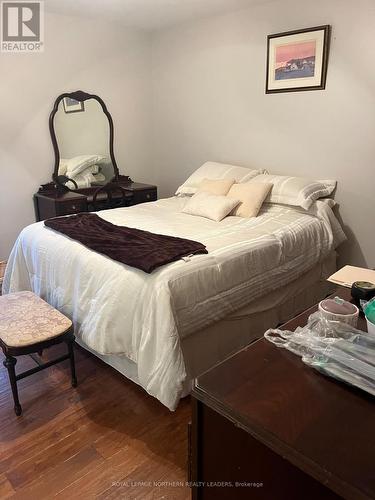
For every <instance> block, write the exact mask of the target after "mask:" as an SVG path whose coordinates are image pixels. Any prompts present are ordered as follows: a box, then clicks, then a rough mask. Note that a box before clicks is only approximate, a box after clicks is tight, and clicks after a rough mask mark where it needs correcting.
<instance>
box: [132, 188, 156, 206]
mask: <svg viewBox="0 0 375 500" xmlns="http://www.w3.org/2000/svg"><path fill="white" fill-rule="evenodd" d="M157 199H158V193H157V189H156V188H154V189H144V190H142V191H134V196H133V200H132V205H137V204H138V203H146V202H148V201H156V200H157Z"/></svg>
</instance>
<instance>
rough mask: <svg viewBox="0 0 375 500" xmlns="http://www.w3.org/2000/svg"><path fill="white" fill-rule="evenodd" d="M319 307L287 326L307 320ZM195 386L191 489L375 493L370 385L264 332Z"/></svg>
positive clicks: (263, 494)
mask: <svg viewBox="0 0 375 500" xmlns="http://www.w3.org/2000/svg"><path fill="white" fill-rule="evenodd" d="M335 295H339V296H341V297H343V298H346V299H348V298H349V297H350V294H349V291H348V290H346V289H339V290H338V292H336V294H335ZM316 309H317V306H315V307H313V308H311V309H309V310H308V311H306V312H304V313H302V314H300V315H299V316H297V317H296V318H294V319H293V320H291V321H289V322H288V323H286V324H285V325H283V328H285V329H288V330H294V329H295V328H296V327H297V326H303V325H305V324H306V322H307V318H308V316H309V314H311V313H312V312H314V311H315V310H316ZM359 328H361V329H363V330H365V329H366V326H365V321H364V319H362V318H361V319H360V322H359ZM192 395H193V398H192V404H193V421H192V430H191V472H192V475H191V479H192V480H193V481H194V484H193V498H196V499H197V498H200V499H215V500H219V499H242V498H246V499H252V498H255V499H258V498H259V499H266V500H271V499H272V500H277V499H288V500H291V499H302V498H304V499H310V498H311V499H314V500H315V499H318V498H319V499H323V498H327V499H330V498H339V497H344V498H347V499H353V500H354V499H355V500H361V499H374V498H375V400H374V398H373V397H371V396H370V395H368V394H366V393H364V392H362V391H360V390H358V389H355V388H353V387H350V386H348V385H346V384H343V383H340V382H338V381H336V380H334V379H331V378H328V377H325V376H324V375H322V374H320V373H319V372H317V371H316V370H314V369H312V368H310V367H308V366H306V365H305V364H304V363H303V362H302V361H301V359H300V358H299V357H298V356H296V355H294V354H292V353H291V352H289V351H287V350H285V349H281V348H277V347H276V346H274V345H273V344H271V343H270V342H268V341H267V340H265V339H260V340H258V341H256V342H255V343H254V344H252V345H251V346H249V347H247V348H246V349H244V350H242V351H241V352H239V353H238V354H236V355H234V356H233V357H231V358H229V359H228V360H226V361H224V362H223V363H221V364H220V365H218V366H217V367H215V368H213V369H211V370H210V371H209V372H207V373H206V374H204V375H203V376H201V377H199V378H198V380H197V381H196V385H195V388H194V390H193V393H192ZM236 481H237V482H238V483H240V484H237V485H236ZM198 482H202V484H204V485H201V486H199V487H198V485H197V483H198ZM226 482H227V483H229V484H225V483H226ZM216 483H218V484H216ZM245 483H248V484H245ZM194 485H195V487H194Z"/></svg>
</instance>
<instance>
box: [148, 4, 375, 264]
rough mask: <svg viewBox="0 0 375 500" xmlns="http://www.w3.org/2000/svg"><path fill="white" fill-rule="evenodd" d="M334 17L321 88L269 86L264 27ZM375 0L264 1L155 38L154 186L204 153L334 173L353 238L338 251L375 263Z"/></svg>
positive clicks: (177, 178)
mask: <svg viewBox="0 0 375 500" xmlns="http://www.w3.org/2000/svg"><path fill="white" fill-rule="evenodd" d="M322 24H331V25H332V27H333V36H332V44H331V52H330V61H329V66H328V78H327V89H326V90H325V91H310V92H300V93H298V92H295V93H284V94H278V95H277V94H273V95H265V93H264V86H265V60H266V36H267V35H268V34H271V33H278V32H282V31H287V30H293V29H298V28H305V27H312V26H318V25H322ZM374 32H375V2H374V1H373V0H356V1H353V0H314V1H311V0H308V1H307V0H282V1H281V0H280V1H273V2H271V1H266V2H262V3H259V2H258V4H254V6H252V7H249V8H248V9H246V10H243V11H239V12H237V13H233V14H228V15H224V16H219V17H215V18H211V19H209V20H203V21H200V22H195V23H190V24H186V25H184V26H178V27H176V28H173V29H169V30H167V31H162V32H159V33H157V34H156V35H155V36H154V39H153V83H154V90H153V92H154V94H153V106H154V108H153V119H154V127H153V137H154V156H155V163H154V165H155V167H156V169H157V172H158V184H159V186H160V189H159V192H160V194H162V195H169V194H172V193H173V191H174V190H175V188H176V186H177V185H179V184H180V183H181V182H182V181H183V180H184V179H185V178H186V177H187V176H188V175H189V174H190V173H191V172H192V171H193V170H194V169H195V168H197V167H198V166H199V165H200V164H202V163H203V162H204V161H206V160H216V161H223V162H227V163H234V164H239V165H244V166H253V167H261V168H268V169H269V170H270V171H271V172H274V173H280V174H283V173H287V174H297V175H304V176H309V177H313V178H334V179H337V180H338V190H337V195H336V199H337V200H338V201H339V202H340V210H339V213H340V216H341V217H342V220H343V222H344V226H345V230H346V233H347V235H348V236H349V238H350V243H349V244H345V245H344V246H343V247H342V248H341V250H340V253H341V258H342V262H343V261H350V262H352V263H355V264H360V265H363V264H367V265H368V266H372V267H373V266H375V235H374V232H373V225H374V223H373V217H374V213H375V210H374V209H375V202H374V191H375V181H374V164H375V139H374V137H375V64H374V63H373V52H374Z"/></svg>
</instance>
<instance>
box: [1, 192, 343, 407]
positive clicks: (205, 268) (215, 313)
mask: <svg viewBox="0 0 375 500" xmlns="http://www.w3.org/2000/svg"><path fill="white" fill-rule="evenodd" d="M184 203H186V199H184V198H177V197H174V198H169V199H164V200H159V201H157V202H153V203H147V204H143V205H138V206H134V207H131V208H118V209H115V210H107V211H103V212H100V213H99V215H100V216H101V217H103V219H105V220H108V221H110V222H112V223H114V224H118V225H126V226H130V227H137V228H140V229H145V230H149V231H153V232H155V233H161V234H168V235H174V236H180V237H184V238H190V239H194V240H196V241H200V242H202V243H204V244H205V245H206V246H207V249H208V252H209V253H208V255H197V256H194V257H192V258H190V259H189V260H186V261H185V260H180V261H178V262H175V263H172V264H169V265H166V266H164V267H162V268H159V269H157V270H156V271H154V272H153V273H152V274H150V275H149V274H146V273H144V272H143V271H140V270H138V269H135V268H131V267H129V266H126V265H124V264H121V263H119V262H116V261H113V260H111V259H110V258H108V257H105V256H102V255H100V254H98V253H95V252H93V251H91V250H89V249H87V248H86V247H84V246H83V245H81V244H80V243H78V242H76V241H73V240H71V239H69V238H67V237H65V236H63V235H61V234H59V233H57V232H54V231H53V230H51V229H48V228H46V227H44V224H43V222H39V223H36V224H32V225H31V226H28V227H26V228H25V229H24V230H23V231H22V232H21V234H20V236H19V238H18V240H17V242H16V244H15V246H14V248H13V251H12V254H11V256H10V259H9V264H8V267H7V272H6V276H5V280H4V285H3V289H4V291H5V292H13V291H19V290H33V291H34V292H35V293H37V294H38V295H40V296H41V297H43V298H44V299H45V300H47V302H49V303H50V304H52V305H53V306H55V307H56V308H57V309H59V310H60V311H62V312H63V313H65V314H66V315H67V316H69V317H70V318H72V320H73V322H74V325H75V331H76V335H77V336H78V337H79V338H80V339H81V340H82V341H83V342H84V343H85V344H86V345H87V346H89V347H90V348H91V349H93V350H95V351H97V352H98V353H101V354H117V355H126V356H127V357H129V358H130V359H131V360H133V361H134V362H135V363H137V368H138V379H139V382H140V383H141V385H142V386H143V387H144V388H145V389H146V390H147V391H148V392H149V393H150V394H152V395H153V396H155V397H157V398H158V399H159V400H160V401H161V402H162V403H163V404H165V405H166V406H167V407H168V408H170V409H174V408H175V407H176V405H177V403H178V400H179V397H180V395H181V391H182V387H183V383H184V380H185V378H186V372H185V365H184V360H183V356H182V353H181V348H180V337H183V336H185V335H189V334H190V333H192V332H194V331H196V330H198V329H200V328H202V327H204V326H206V325H208V324H211V323H213V322H215V321H217V320H220V319H222V318H223V317H225V316H226V315H228V314H229V313H231V312H233V311H235V310H237V309H239V308H241V307H243V306H245V305H247V304H248V303H249V302H251V301H252V300H253V299H255V298H257V297H259V296H261V295H263V294H265V293H267V292H268V291H269V290H271V289H273V288H275V287H279V286H282V285H283V284H286V283H288V282H290V281H292V280H294V279H296V278H298V276H300V275H302V274H303V273H304V272H306V271H307V270H308V269H310V268H311V267H312V266H314V265H315V264H316V263H317V262H319V261H320V260H322V259H323V258H324V257H325V256H326V255H327V254H328V253H329V252H330V251H331V250H332V249H333V248H335V247H336V246H337V245H338V244H339V243H340V242H341V241H343V239H344V238H345V236H344V235H343V233H342V230H341V228H340V226H339V224H338V222H337V220H336V219H335V217H334V215H333V213H332V211H331V209H330V208H329V206H328V205H327V204H326V203H323V202H317V203H316V204H315V205H314V208H313V211H314V212H310V213H308V212H306V211H304V210H302V209H301V210H297V209H295V208H291V207H285V206H284V207H283V206H279V205H264V208H263V209H262V211H261V213H260V215H259V216H258V217H257V218H254V219H244V218H239V217H227V218H226V219H224V220H223V221H221V222H213V221H210V220H208V219H204V218H201V217H195V216H191V215H187V214H183V213H181V208H182V206H183V205H184ZM312 213H314V214H313V215H312Z"/></svg>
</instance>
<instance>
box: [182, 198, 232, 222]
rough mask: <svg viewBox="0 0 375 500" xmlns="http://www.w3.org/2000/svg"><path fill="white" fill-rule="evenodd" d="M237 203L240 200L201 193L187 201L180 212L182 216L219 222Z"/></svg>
mask: <svg viewBox="0 0 375 500" xmlns="http://www.w3.org/2000/svg"><path fill="white" fill-rule="evenodd" d="M239 203H240V200H235V199H232V198H228V197H227V196H220V195H217V194H211V193H206V192H205V191H201V192H200V193H196V194H195V195H193V196H192V197H191V198H190V199H189V201H188V202H187V203H186V205H185V206H184V208H183V209H182V212H183V213H184V214H189V215H197V216H199V217H206V218H207V219H211V220H214V221H216V222H219V221H221V220H222V219H224V217H226V216H227V215H228V214H229V213H230V212H231V211H232V210H233V209H234V208H235V207H236V206H237V205H238V204H239Z"/></svg>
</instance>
